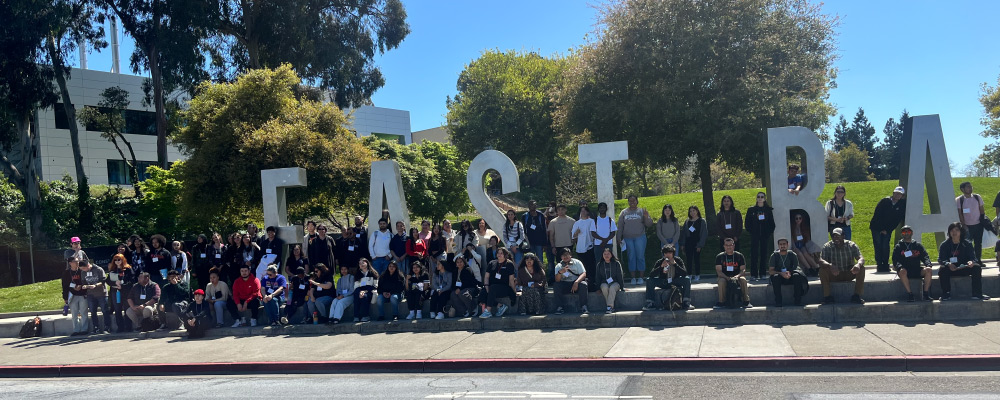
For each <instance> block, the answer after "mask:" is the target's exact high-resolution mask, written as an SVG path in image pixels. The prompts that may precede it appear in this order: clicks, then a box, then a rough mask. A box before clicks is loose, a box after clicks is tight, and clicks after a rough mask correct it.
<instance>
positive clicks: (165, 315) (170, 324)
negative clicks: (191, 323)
mask: <svg viewBox="0 0 1000 400" xmlns="http://www.w3.org/2000/svg"><path fill="white" fill-rule="evenodd" d="M188 293H189V292H188V286H187V284H186V283H184V282H181V275H180V271H177V270H174V269H172V270H170V271H168V272H167V284H166V285H163V290H162V292H161V294H160V303H159V305H158V306H157V310H159V315H160V324H161V325H160V329H161V330H173V329H177V328H180V327H181V325H182V323H181V320H180V317H181V315H184V309H185V308H187V304H188Z"/></svg>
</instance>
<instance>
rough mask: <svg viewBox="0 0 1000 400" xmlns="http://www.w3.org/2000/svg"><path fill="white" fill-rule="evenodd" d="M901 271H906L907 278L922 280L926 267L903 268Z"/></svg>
mask: <svg viewBox="0 0 1000 400" xmlns="http://www.w3.org/2000/svg"><path fill="white" fill-rule="evenodd" d="M900 269H901V270H906V277H907V278H910V279H921V278H923V275H922V274H923V271H924V267H923V266H919V267H910V268H906V267H903V268H900Z"/></svg>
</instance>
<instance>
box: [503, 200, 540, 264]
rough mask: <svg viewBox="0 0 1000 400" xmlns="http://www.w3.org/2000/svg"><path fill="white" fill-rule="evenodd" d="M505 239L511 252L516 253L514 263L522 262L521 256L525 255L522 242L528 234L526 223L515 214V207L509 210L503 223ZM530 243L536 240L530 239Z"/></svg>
mask: <svg viewBox="0 0 1000 400" xmlns="http://www.w3.org/2000/svg"><path fill="white" fill-rule="evenodd" d="M503 239H504V244H505V245H507V250H510V253H511V254H513V255H514V263H519V262H521V257H524V252H523V251H521V244H522V243H524V240H525V239H526V235H525V231H524V225H522V224H521V221H518V220H517V217H516V216H515V215H514V209H510V210H507V220H506V221H505V222H504V224H503ZM529 243H534V241H533V240H529Z"/></svg>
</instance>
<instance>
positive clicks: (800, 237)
mask: <svg viewBox="0 0 1000 400" xmlns="http://www.w3.org/2000/svg"><path fill="white" fill-rule="evenodd" d="M802 239H805V238H804V237H802V235H798V236H796V237H795V240H802Z"/></svg>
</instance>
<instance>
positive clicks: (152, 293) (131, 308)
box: [125, 271, 160, 332]
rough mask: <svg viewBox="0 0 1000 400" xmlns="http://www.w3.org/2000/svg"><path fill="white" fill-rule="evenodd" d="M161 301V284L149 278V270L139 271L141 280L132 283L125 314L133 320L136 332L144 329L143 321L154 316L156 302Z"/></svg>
mask: <svg viewBox="0 0 1000 400" xmlns="http://www.w3.org/2000/svg"><path fill="white" fill-rule="evenodd" d="M158 301H160V286H159V285H157V284H156V282H153V281H152V280H151V279H150V278H149V272H145V271H144V272H141V273H139V280H138V282H137V283H136V284H135V285H132V290H131V291H130V292H129V295H128V310H126V311H125V315H126V316H127V317H128V319H130V320H132V327H133V328H135V331H136V332H141V331H142V321H144V320H147V319H151V318H153V314H154V310H155V308H154V307H156V303H157V302H158Z"/></svg>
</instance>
